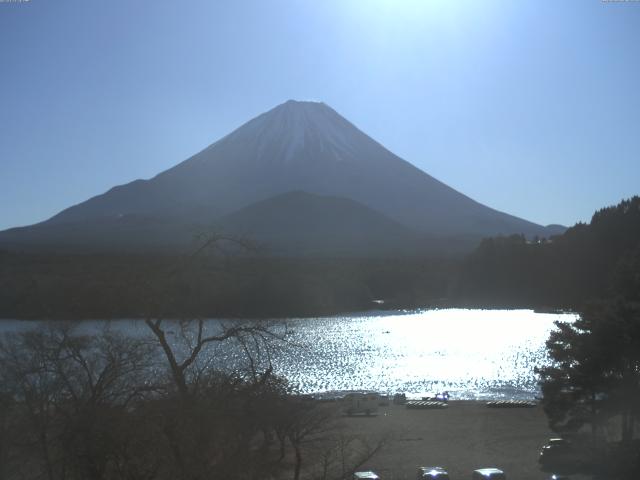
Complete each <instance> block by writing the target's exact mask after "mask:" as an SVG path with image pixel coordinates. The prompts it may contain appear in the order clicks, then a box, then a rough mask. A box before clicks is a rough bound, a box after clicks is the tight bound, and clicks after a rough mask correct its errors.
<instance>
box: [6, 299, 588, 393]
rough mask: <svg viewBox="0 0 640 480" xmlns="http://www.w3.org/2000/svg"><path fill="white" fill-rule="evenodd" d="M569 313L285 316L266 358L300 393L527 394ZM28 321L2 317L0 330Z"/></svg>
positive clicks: (125, 325) (134, 331)
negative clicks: (283, 333)
mask: <svg viewBox="0 0 640 480" xmlns="http://www.w3.org/2000/svg"><path fill="white" fill-rule="evenodd" d="M575 318H576V315H575V314H568V313H566V314H562V313H560V314H557V313H554V314H549V313H536V312H533V311H531V310H465V309H440V310H420V311H393V312H375V313H357V314H349V315H341V316H334V317H326V318H307V319H290V320H287V325H288V329H289V330H290V334H289V335H288V336H287V339H288V340H290V342H291V343H292V346H290V347H288V348H286V349H285V350H283V351H282V352H281V353H280V354H279V355H277V356H276V357H274V359H273V362H274V367H275V371H276V372H277V373H280V374H282V375H284V376H285V377H287V378H288V379H289V380H290V381H291V382H292V383H293V384H295V385H297V386H298V387H299V389H300V390H301V391H302V392H304V393H315V392H325V391H334V390H377V391H380V392H383V393H396V392H404V393H406V394H407V395H408V396H409V397H421V396H425V395H432V394H435V393H438V392H443V391H449V392H450V394H451V396H452V398H454V399H483V400H484V399H487V400H488V399H502V398H508V399H532V398H534V397H535V396H536V395H538V393H539V392H538V387H537V378H536V375H535V373H534V368H535V367H538V366H543V365H545V364H547V362H548V358H547V355H546V351H545V345H544V344H545V341H546V340H547V338H548V337H549V333H550V332H551V330H552V329H553V328H554V322H555V321H557V320H559V321H573V320H575ZM36 324H37V322H36V323H33V322H18V321H12V320H4V321H2V322H1V323H0V332H3V331H4V332H6V331H17V330H22V329H27V328H31V327H33V326H34V325H36ZM104 324H105V322H98V321H90V322H83V323H82V327H81V328H82V330H84V331H87V332H91V331H96V330H97V329H99V328H100V327H101V326H103V325H104ZM216 324H217V321H215V320H212V321H211V325H216ZM109 325H111V328H115V329H117V330H123V331H125V332H127V333H128V334H131V335H145V334H146V333H147V331H146V326H145V325H144V323H143V322H141V321H134V320H117V321H111V322H109ZM228 355H229V358H232V357H234V356H235V355H234V354H233V353H231V352H229V353H228Z"/></svg>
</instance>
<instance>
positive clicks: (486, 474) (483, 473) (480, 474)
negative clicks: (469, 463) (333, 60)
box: [471, 468, 507, 480]
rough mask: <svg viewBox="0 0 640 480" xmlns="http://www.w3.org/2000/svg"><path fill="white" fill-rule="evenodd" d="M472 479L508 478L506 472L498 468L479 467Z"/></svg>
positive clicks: (495, 479) (492, 479)
mask: <svg viewBox="0 0 640 480" xmlns="http://www.w3.org/2000/svg"><path fill="white" fill-rule="evenodd" d="M471 478H472V480H507V476H506V475H505V474H504V472H503V471H502V470H500V469H498V468H479V469H478V470H474V471H473V475H471Z"/></svg>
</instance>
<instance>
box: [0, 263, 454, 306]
mask: <svg viewBox="0 0 640 480" xmlns="http://www.w3.org/2000/svg"><path fill="white" fill-rule="evenodd" d="M454 268H455V260H449V259H447V260H435V259H412V258H397V259H321V258H316V259H314V258H300V259H294V258H281V257H280V258H278V257H274V258H266V257H263V258H259V257H247V256H244V257H243V256H237V255H232V256H224V255H219V254H211V255H202V254H200V255H198V256H197V257H193V258H189V257H178V256H169V255H165V256H157V255H156V256H142V255H121V256H116V255H51V254H16V253H8V252H5V253H0V317H4V318H34V319H37V318H58V319H78V318H122V317H126V318H136V317H144V316H145V315H147V314H148V313H149V312H152V313H153V312H154V311H155V310H154V309H156V308H157V305H155V302H157V299H158V298H162V299H163V305H162V309H163V314H166V315H168V316H173V317H175V318H183V317H189V316H224V317H253V318H255V317H274V316H294V315H303V316H313V315H322V314H334V313H339V312H347V311H361V310H368V309H372V308H413V307H418V306H425V305H436V304H438V303H441V302H442V299H443V298H444V297H447V296H448V293H449V292H448V289H449V287H450V283H451V278H452V276H453V272H454ZM378 299H384V301H385V303H384V304H383V305H381V304H379V303H375V302H374V300H378Z"/></svg>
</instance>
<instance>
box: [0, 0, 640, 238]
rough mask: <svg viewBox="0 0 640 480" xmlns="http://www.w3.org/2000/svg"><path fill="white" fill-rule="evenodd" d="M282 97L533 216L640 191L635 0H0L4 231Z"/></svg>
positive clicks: (579, 211) (575, 212)
mask: <svg viewBox="0 0 640 480" xmlns="http://www.w3.org/2000/svg"><path fill="white" fill-rule="evenodd" d="M290 98H293V99H299V100H321V101H324V102H325V103H327V104H329V105H330V106H332V107H333V108H334V109H336V110H337V111H338V112H339V113H341V114H342V115H344V116H345V117H346V118H348V119H349V120H350V121H352V122H353V123H354V124H356V125H357V126H358V127H359V128H361V129H362V130H364V131H365V132H366V133H367V134H369V135H371V136H372V137H373V138H375V139H376V140H378V141H379V142H380V143H382V144H383V145H385V146H386V147H387V148H389V149H390V150H392V151H393V152H395V153H396V154H398V155H400V156H401V157H403V158H404V159H406V160H408V161H410V162H411V163H413V164H415V165H417V166H418V167H420V168H422V169H423V170H425V171H426V172H428V173H429V174H431V175H433V176H434V177H436V178H438V179H439V180H442V181H443V182H445V183H447V184H449V185H450V186H452V187H454V188H456V189H458V190H459V191H461V192H463V193H465V194H467V195H469V196H471V197H472V198H474V199H476V200H478V201H480V202H482V203H484V204H486V205H489V206H491V207H494V208H497V209H499V210H503V211H506V212H509V213H512V214H515V215H518V216H521V217H523V218H526V219H528V220H532V221H535V222H538V223H542V224H548V223H563V224H566V225H572V224H573V223H575V222H576V221H579V220H582V221H584V220H588V219H589V218H590V216H591V214H592V213H593V211H594V210H596V209H597V208H600V207H603V206H606V205H610V204H614V203H617V202H618V201H619V200H620V199H622V198H625V197H629V196H631V195H634V194H640V158H639V157H640V155H639V154H640V2H606V1H605V2H603V1H600V0H573V1H571V0H565V1H562V2H559V1H555V0H548V1H545V0H532V1H482V0H470V1H456V0H446V1H445V0H405V1H402V0H358V1H356V0H323V1H319V0H315V1H302V0H289V1H278V0H256V1H242V0H233V1H223V0H219V1H208V0H188V1H179V0H173V1H164V0H135V1H134V0H108V1H97V0H56V1H51V0H30V1H23V2H13V3H9V2H3V3H0V229H2V228H8V227H12V226H17V225H25V224H30V223H34V222H37V221H41V220H44V219H46V218H48V217H50V216H52V215H53V214H55V213H57V212H58V211H60V210H62V209H63V208H65V207H67V206H70V205H72V204H75V203H78V202H81V201H83V200H86V199H87V198H89V197H91V196H93V195H96V194H99V193H102V192H104V191H105V190H107V189H109V188H110V187H112V186H114V185H117V184H122V183H126V182H129V181H131V180H134V179H136V178H149V177H151V176H153V175H155V174H156V173H159V172H160V171H162V170H164V169H166V168H168V167H170V166H172V165H174V164H176V163H178V162H180V161H182V160H184V159H186V158H187V157H188V156H190V155H191V154H193V153H196V152H197V151H199V150H201V149H202V148H203V147H205V146H206V145H208V144H210V143H212V142H214V141H215V140H217V139H218V138H219V137H221V136H223V135H225V134H226V133H228V132H229V131H231V130H232V129H234V128H236V127H237V126H239V125H240V124H242V123H244V122H245V121H247V120H249V119H250V118H252V117H253V116H255V115H257V114H259V113H261V112H263V111H266V110H268V109H270V108H272V107H273V106H275V105H277V104H279V103H282V102H283V101H285V100H287V99H290Z"/></svg>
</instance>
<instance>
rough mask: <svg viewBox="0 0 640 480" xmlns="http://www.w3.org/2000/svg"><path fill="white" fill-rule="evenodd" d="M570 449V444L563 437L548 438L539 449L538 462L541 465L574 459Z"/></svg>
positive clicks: (552, 464)
mask: <svg viewBox="0 0 640 480" xmlns="http://www.w3.org/2000/svg"><path fill="white" fill-rule="evenodd" d="M572 450H573V448H572V445H571V443H570V442H569V441H568V440H566V439H564V438H550V439H549V441H548V442H547V443H546V444H545V445H544V446H543V447H542V450H540V456H539V457H538V463H540V464H541V465H542V466H543V467H557V466H559V465H564V464H566V463H569V462H571V461H572V460H574V459H573V457H574V455H572Z"/></svg>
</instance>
